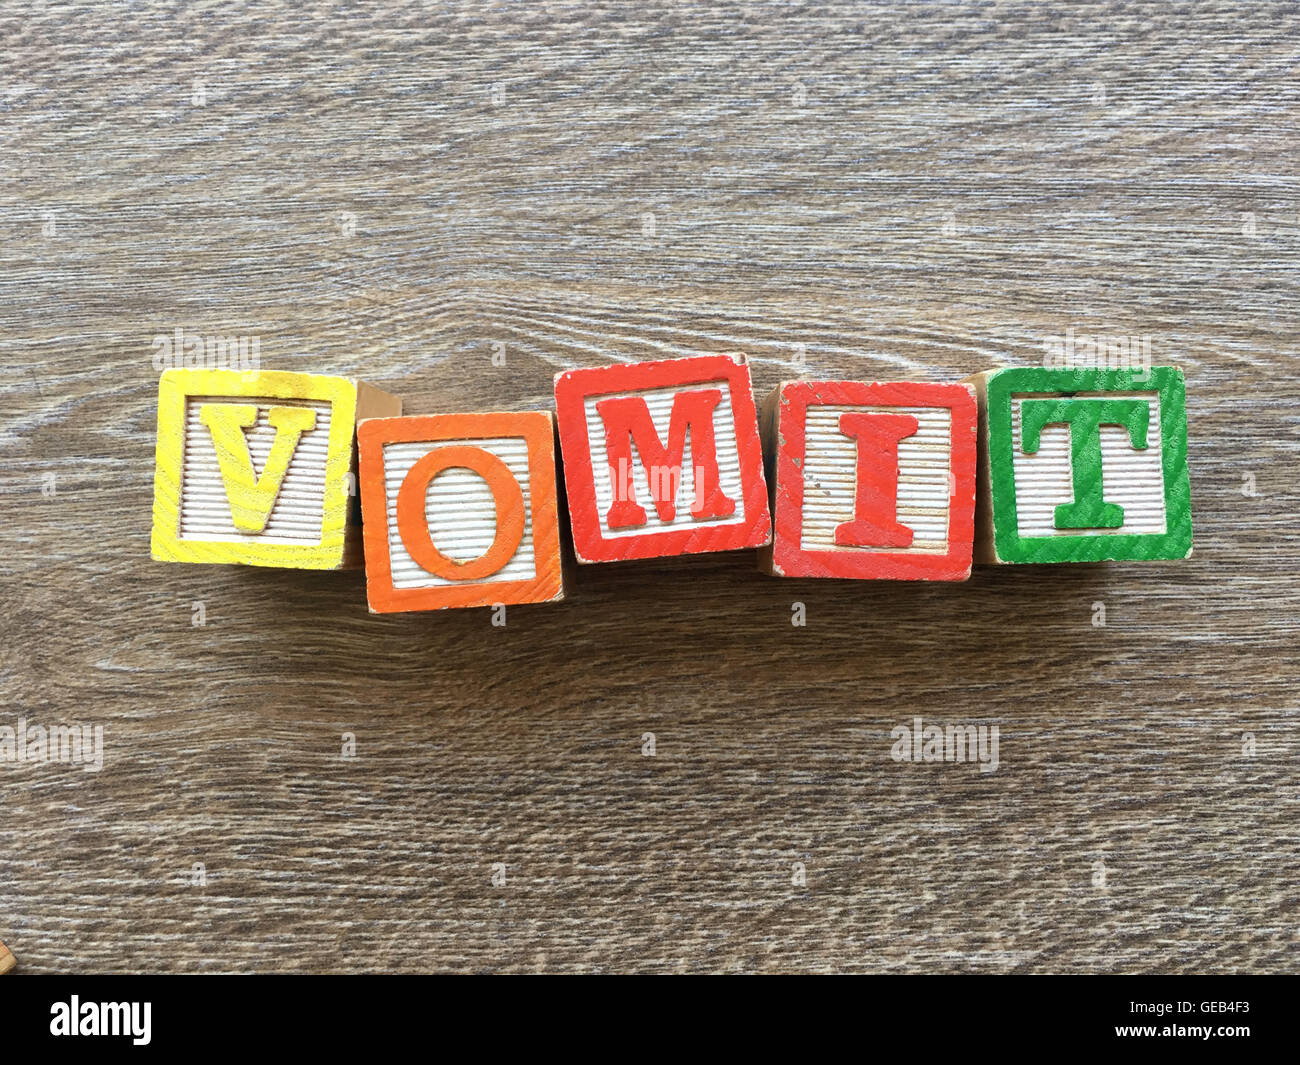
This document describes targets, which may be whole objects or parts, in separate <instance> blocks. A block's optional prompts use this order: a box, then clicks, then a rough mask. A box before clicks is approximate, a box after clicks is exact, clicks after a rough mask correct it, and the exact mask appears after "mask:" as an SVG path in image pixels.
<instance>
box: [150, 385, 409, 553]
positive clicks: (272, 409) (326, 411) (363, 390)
mask: <svg viewBox="0 0 1300 1065" xmlns="http://www.w3.org/2000/svg"><path fill="white" fill-rule="evenodd" d="M401 410H402V401H401V400H400V399H399V398H397V397H396V396H390V395H389V394H388V393H386V392H381V391H380V390H379V389H377V388H372V387H371V386H369V385H366V384H364V383H362V382H360V381H354V380H350V379H348V378H344V377H329V376H323V375H320V374H306V373H289V372H282V371H275V370H263V371H255V372H252V373H243V372H241V371H238V370H201V369H172V370H166V371H164V373H163V375H162V378H161V380H160V381H159V384H158V442H157V451H156V464H155V472H154V505H153V534H152V538H151V547H152V554H153V557H154V558H155V559H158V560H159V561H164V562H221V563H240V564H243V565H249V566H284V567H288V568H293V569H341V568H346V567H351V566H355V565H359V564H360V562H361V557H362V554H361V532H360V528H359V524H358V522H359V510H358V508H357V507H356V506H355V505H354V500H353V495H354V493H355V490H356V440H355V434H356V425H357V422H358V421H359V420H360V419H361V418H363V417H376V416H381V415H396V414H400V413H401Z"/></svg>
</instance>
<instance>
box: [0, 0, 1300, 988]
mask: <svg viewBox="0 0 1300 1065" xmlns="http://www.w3.org/2000/svg"><path fill="white" fill-rule="evenodd" d="M0 55H2V56H3V69H4V72H5V75H4V79H3V85H0V294H2V296H3V299H2V300H0V353H2V355H0V392H2V396H0V402H2V406H0V446H2V447H3V463H0V493H2V495H3V500H4V504H5V511H6V513H5V520H4V522H3V525H2V526H0V575H2V576H3V620H2V621H0V626H2V627H0V697H2V699H3V706H0V724H3V725H9V726H16V725H17V723H18V721H19V719H23V720H25V721H27V722H28V723H29V725H31V724H41V725H46V726H49V725H55V724H87V725H92V726H102V728H103V730H104V755H103V768H102V770H100V771H99V772H93V771H87V770H86V769H84V768H83V767H81V766H77V765H69V764H60V763H43V764H42V763H37V764H32V763H21V764H19V763H15V762H4V763H0V802H2V803H3V807H2V809H3V816H2V817H0V940H3V941H4V942H5V943H7V944H8V945H9V946H10V947H11V948H12V950H13V952H14V954H15V955H16V956H17V958H18V962H19V968H18V971H19V972H20V973H21V972H31V973H42V972H67V971H72V972H114V971H122V972H218V971H221V972H226V971H312V972H317V971H344V970H349V971H350V970H363V971H376V972H407V971H428V970H434V971H511V972H523V971H534V970H548V971H564V972H570V971H649V972H679V971H686V972H693V971H717V970H724V971H758V972H778V971H779V972H790V971H797V972H802V971H882V972H920V971H992V972H1006V971H1020V972H1097V971H1107V972H1109V971H1120V972H1189V973H1191V972H1226V971H1287V970H1292V969H1294V968H1295V961H1296V957H1297V928H1298V923H1300V888H1298V887H1297V881H1298V880H1300V849H1298V848H1300V827H1298V821H1300V788H1298V783H1297V777H1298V771H1300V768H1298V767H1300V742H1297V738H1296V728H1297V725H1300V684H1298V682H1297V669H1298V667H1300V654H1298V652H1297V637H1298V635H1300V633H1298V630H1300V621H1298V620H1297V611H1298V609H1300V594H1298V581H1297V569H1298V568H1300V547H1298V545H1297V538H1296V511H1297V508H1298V507H1300V491H1297V487H1296V477H1297V459H1298V458H1300V455H1298V441H1300V433H1298V429H1300V419H1298V417H1297V409H1298V407H1297V404H1300V385H1298V384H1297V381H1296V375H1295V359H1296V323H1297V317H1298V315H1300V288H1298V286H1297V252H1298V251H1300V185H1298V182H1297V170H1296V167H1297V163H1296V160H1297V148H1300V138H1298V137H1297V122H1298V121H1300V71H1298V69H1297V65H1298V63H1300V11H1298V10H1297V8H1296V6H1295V5H1292V4H1286V5H1271V4H1252V3H1203V4H1166V3H1159V4H1150V5H1142V4H1131V3H1119V2H1108V3H1101V4H1079V5H1064V4H1023V5H1020V4H1000V3H981V4H957V5H937V4H936V5H928V4H908V5H899V6H872V5H867V4H858V3H853V4H847V3H846V4H835V3H810V4H801V3H792V4H773V5H761V4H749V3H746V4H734V5H732V4H699V5H694V4H691V5H688V4H669V5H659V4H655V3H637V4H618V3H583V4H575V5H570V4H561V3H532V4H526V3H517V4H516V3H500V4H493V3H463V4H434V3H429V4H414V3H408V2H396V3H389V4H384V5H376V6H374V7H366V8H356V9H354V8H352V7H351V6H345V5H341V4H340V5H329V6H328V8H315V7H313V6H311V5H303V4H295V3H260V2H259V3H250V2H246V0H240V2H237V3H233V4H216V3H209V2H203V3H197V4H180V3H155V2H139V3H132V4H129V5H116V4H113V5H110V4H107V3H100V4H80V3H56V4H49V5H38V6H32V7H30V8H28V7H26V6H25V5H9V6H7V7H6V8H5V9H4V11H3V13H2V14H0ZM178 328H179V329H182V330H184V331H186V332H187V333H191V334H199V335H209V336H211V335H220V336H229V335H236V336H246V337H251V338H256V342H257V344H258V351H259V353H260V360H261V365H262V367H263V368H269V369H291V370H304V371H319V372H327V373H334V374H350V375H355V376H358V377H360V378H362V379H364V380H367V381H369V382H371V383H373V384H375V385H378V386H379V387H382V388H384V389H387V390H389V391H392V392H396V393H398V394H400V395H401V396H403V398H404V399H405V401H406V405H407V410H408V412H413V413H425V412H450V411H465V410H486V409H501V410H531V409H547V408H549V407H550V406H551V402H552V399H551V384H552V377H553V375H554V374H555V373H556V372H557V371H558V370H561V369H563V368H567V367H574V366H587V365H600V364H603V363H607V362H611V361H620V360H640V359H650V358H660V357H671V356H680V355H687V354H694V353H700V352H725V351H744V352H747V353H748V354H749V356H750V357H751V360H752V364H753V370H754V376H755V384H756V388H757V390H758V391H759V392H760V393H765V392H766V391H767V390H768V389H770V388H771V387H772V386H773V385H774V384H775V383H776V382H777V381H779V380H782V379H784V378H790V377H837V376H844V377H849V378H858V379H891V378H892V379H898V378H902V377H911V378H915V379H919V380H927V381H929V380H933V381H942V380H954V379H958V378H960V377H963V376H965V375H967V374H969V373H972V372H975V371H978V370H981V369H987V368H989V367H992V366H995V365H1035V364H1040V363H1041V362H1042V361H1043V357H1044V352H1045V351H1046V350H1047V348H1048V346H1049V345H1050V344H1051V343H1052V340H1053V338H1057V337H1061V336H1065V335H1067V331H1071V330H1072V331H1073V333H1074V334H1075V335H1089V336H1093V335H1105V336H1116V337H1137V338H1141V342H1142V343H1143V344H1149V350H1150V353H1151V357H1152V359H1153V361H1154V362H1156V363H1174V364H1178V365H1181V366H1182V367H1184V368H1185V370H1186V374H1187V392H1188V419H1189V427H1190V464H1191V478H1192V504H1193V513H1194V521H1195V529H1196V554H1195V556H1194V557H1193V558H1192V559H1191V560H1190V561H1188V562H1186V563H1174V564H1161V565H1141V564H1110V565H1096V566H1074V567H1043V568H1039V567H1025V568H1004V569H996V570H995V569H988V568H977V570H976V573H975V576H974V577H973V579H972V580H971V581H970V582H969V583H968V584H966V585H957V586H921V585H906V586H896V585H889V584H879V583H865V582H863V583H857V582H843V583H840V582H815V581H793V580H778V579H771V578H766V577H763V576H762V575H760V574H759V573H758V572H757V571H756V568H755V562H754V557H753V554H752V553H749V554H727V555H715V556H703V557H698V558H694V559H687V560H677V561H657V562H647V563H630V564H622V565H610V566H589V567H582V568H581V570H580V571H579V572H578V573H577V575H576V578H575V580H574V583H573V586H572V594H571V598H570V599H568V600H566V601H565V602H564V603H563V604H560V605H557V606H537V607H519V608H511V609H510V610H509V612H508V616H507V624H506V625H505V626H504V627H494V626H493V625H492V624H491V619H490V612H488V611H482V610H475V611H461V612H449V613H443V614H413V615H405V616H391V617H384V618H379V617H371V616H369V615H368V614H367V611H366V606H365V597H364V589H363V579H362V576H361V575H360V574H359V573H355V572H354V573H346V574H330V573H326V574H318V573H308V572H293V571H273V570H256V569H244V568H239V567H220V566H183V565H172V566H168V565H164V564H161V563H153V562H151V561H150V559H149V542H148V541H149V523H150V508H151V499H152V478H153V443H154V428H155V416H156V398H157V381H158V370H157V369H156V367H155V365H154V357H155V355H156V353H157V351H158V349H157V347H156V346H155V343H154V341H155V338H156V337H159V336H172V335H173V334H174V331H175V330H176V329H178ZM494 356H495V358H494ZM503 360H504V364H503V365H502V362H503ZM796 603H802V604H804V609H805V611H806V625H804V626H803V627H798V626H795V625H794V624H792V620H793V619H794V616H795V607H794V604H796ZM200 604H201V605H200ZM1097 604H1102V606H1103V608H1104V615H1105V624H1104V626H1099V625H1098V624H1096V622H1097V620H1098V619H1099V617H1100V612H1099V610H1098V607H1097ZM198 621H202V622H204V623H203V624H202V625H199V624H196V622H198ZM918 715H919V716H922V717H923V718H924V719H925V720H926V721H934V722H937V723H941V724H943V723H972V724H984V725H994V724H996V725H997V726H998V727H999V730H1000V757H999V766H998V769H997V770H996V772H986V773H982V772H980V771H979V767H978V766H976V765H970V764H938V765H916V764H909V763H903V762H896V761H894V760H893V759H892V758H891V757H890V749H891V746H892V743H893V741H892V740H891V738H890V730H891V729H892V728H894V727H895V726H896V725H899V724H906V723H910V722H911V721H912V719H913V718H914V717H915V716H918ZM647 733H652V734H653V749H654V753H653V755H650V754H648V753H646V751H648V750H649V744H650V742H651V741H650V740H648V739H647V738H646V734H647ZM345 734H351V735H353V736H354V737H355V743H356V752H355V757H344V749H343V748H344V744H345V742H346V741H345Z"/></svg>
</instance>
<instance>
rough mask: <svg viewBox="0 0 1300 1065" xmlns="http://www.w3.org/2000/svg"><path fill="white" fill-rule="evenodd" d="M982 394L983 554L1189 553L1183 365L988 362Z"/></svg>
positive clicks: (1081, 557) (979, 548) (1053, 558)
mask: <svg viewBox="0 0 1300 1065" xmlns="http://www.w3.org/2000/svg"><path fill="white" fill-rule="evenodd" d="M971 382H972V383H973V384H974V385H975V387H976V389H977V391H978V393H979V396H980V421H981V427H980V461H979V493H980V504H981V508H982V510H983V518H982V521H981V529H980V531H979V534H978V536H977V544H976V559H977V561H980V562H999V563H1001V562H1100V561H1104V560H1109V559H1139V560H1147V559H1175V558H1186V557H1188V556H1189V555H1190V554H1191V553H1192V511H1191V488H1190V484H1189V481H1188V475H1187V417H1186V413H1185V399H1184V384H1183V374H1182V371H1181V370H1178V369H1176V368H1174V367H1172V366H1157V367H1153V368H1151V369H1148V370H1095V369H1040V368H1036V367H1034V368H1013V369H1004V370H991V371H988V372H987V373H983V374H978V375H976V376H975V377H974V378H971Z"/></svg>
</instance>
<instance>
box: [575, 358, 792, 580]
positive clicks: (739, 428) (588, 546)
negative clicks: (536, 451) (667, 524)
mask: <svg viewBox="0 0 1300 1065" xmlns="http://www.w3.org/2000/svg"><path fill="white" fill-rule="evenodd" d="M718 380H725V381H726V382H727V385H728V391H729V394H730V397H731V412H732V417H733V418H734V419H735V424H736V452H737V455H738V457H739V460H740V477H741V484H742V486H743V493H744V499H743V502H742V505H743V506H744V509H745V519H744V521H742V522H738V523H736V524H732V525H721V526H716V525H715V526H711V527H707V528H702V529H669V530H666V531H657V532H648V533H644V534H640V535H636V536H620V537H611V538H608V539H607V538H606V537H605V536H604V535H603V533H602V531H601V522H600V512H599V509H598V508H597V505H596V485H595V477H596V467H595V463H594V462H593V457H592V454H591V440H590V439H589V437H588V434H587V414H586V408H585V401H586V399H587V398H588V397H590V396H601V395H607V394H615V393H625V392H640V391H649V390H651V389H657V388H689V387H690V386H691V385H695V384H705V383H708V382H713V381H718ZM555 415H556V422H557V424H558V425H559V432H560V449H561V452H562V453H563V456H564V484H565V488H566V490H567V492H568V505H569V521H570V527H571V535H572V537H573V548H574V554H575V555H576V556H577V558H578V561H579V562H620V561H624V560H627V559H636V558H660V557H664V556H671V555H688V554H700V553H705V552H712V551H737V550H743V549H746V548H757V547H763V546H764V545H766V544H767V543H769V542H770V540H771V536H772V517H771V514H770V512H769V510H768V499H767V480H766V478H765V477H764V473H763V445H762V442H761V441H760V439H759V433H758V413H757V410H756V409H755V406H754V387H753V381H752V379H751V377H750V373H749V362H748V360H747V359H746V357H745V356H744V355H742V354H734V355H696V356H688V357H686V358H681V359H663V360H659V361H656V362H639V363H615V364H614V365H612V366H596V367H584V368H582V369H578V370H566V371H565V372H563V373H560V374H557V375H556V377H555ZM600 472H601V473H602V474H604V473H605V470H604V466H603V463H602V466H601V471H600Z"/></svg>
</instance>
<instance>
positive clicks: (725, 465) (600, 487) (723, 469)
mask: <svg viewBox="0 0 1300 1065" xmlns="http://www.w3.org/2000/svg"><path fill="white" fill-rule="evenodd" d="M714 388H716V389H717V390H718V391H719V392H721V393H722V399H721V401H720V402H719V403H718V405H717V406H716V407H714V409H713V436H714V441H715V443H716V446H717V460H718V481H719V485H720V486H721V488H722V492H723V494H724V495H725V496H726V497H727V498H728V499H730V500H732V501H733V502H734V503H735V504H736V510H735V512H734V513H733V514H731V515H730V516H729V517H726V518H714V519H710V520H707V521H697V520H696V519H694V518H693V517H691V503H692V501H693V500H694V498H695V456H694V451H693V448H694V441H693V440H691V438H690V435H689V434H688V435H687V442H686V447H685V449H684V450H683V452H682V471H681V480H680V481H679V482H678V485H677V513H676V516H675V517H674V519H673V520H672V521H661V520H660V518H659V514H658V512H657V511H656V509H655V505H654V501H653V499H652V497H651V495H650V488H649V485H650V484H651V481H650V480H649V473H648V471H647V470H646V466H645V463H644V461H643V459H642V457H641V456H640V455H639V454H638V453H637V449H636V448H635V447H633V448H632V485H633V487H634V488H635V489H636V496H635V498H636V502H637V503H638V504H639V505H640V506H642V507H643V508H644V509H645V512H646V523H645V524H644V525H640V526H637V527H636V528H634V529H615V530H611V529H610V528H609V526H608V525H607V524H606V521H605V516H606V515H607V514H608V513H609V508H610V507H611V506H612V505H613V503H614V484H613V482H612V480H611V478H610V475H609V460H608V458H607V452H606V449H605V423H604V421H603V420H602V419H601V417H600V415H599V414H598V413H597V412H596V404H597V403H599V402H600V401H601V400H604V399H613V398H614V397H615V396H616V395H619V396H640V397H641V398H642V399H644V400H645V401H646V407H647V408H648V409H649V411H650V419H651V421H653V422H654V427H655V432H656V433H658V434H659V440H660V442H661V443H663V444H665V445H666V444H667V443H668V427H669V425H670V423H671V421H672V413H673V398H674V397H675V396H676V395H677V394H678V393H680V392H697V391H700V390H702V389H714ZM584 411H585V412H586V416H587V439H588V440H589V441H590V442H591V468H592V475H593V479H594V481H595V488H596V508H597V511H598V513H599V514H600V526H601V535H603V536H604V537H606V538H607V539H614V538H618V537H620V536H643V535H645V534H646V533H653V532H661V531H663V530H665V529H707V528H711V527H713V526H719V525H740V524H742V523H743V522H744V521H745V518H746V515H745V494H744V489H743V488H742V486H741V478H740V454H739V451H738V449H737V447H736V423H735V415H734V414H733V412H732V409H731V390H730V387H729V385H728V383H727V382H726V381H704V382H701V383H699V384H692V385H676V386H674V387H672V388H657V389H651V390H648V391H644V392H619V393H611V394H609V395H598V396H588V397H587V399H586V401H585V403H584ZM655 475H656V477H657V478H662V477H663V476H665V474H664V473H663V472H662V471H656V472H655ZM655 483H659V482H658V481H656V482H655Z"/></svg>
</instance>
